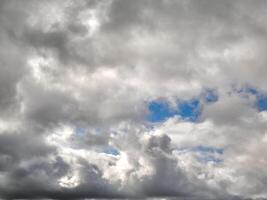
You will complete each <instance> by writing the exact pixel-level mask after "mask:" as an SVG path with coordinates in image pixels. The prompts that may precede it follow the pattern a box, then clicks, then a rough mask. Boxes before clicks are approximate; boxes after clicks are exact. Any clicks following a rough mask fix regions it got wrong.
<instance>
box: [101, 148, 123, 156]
mask: <svg viewBox="0 0 267 200" xmlns="http://www.w3.org/2000/svg"><path fill="white" fill-rule="evenodd" d="M103 153H106V154H110V155H113V156H117V155H120V152H119V150H118V149H116V148H115V147H112V146H107V147H105V148H104V149H103Z"/></svg>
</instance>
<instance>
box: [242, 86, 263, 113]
mask: <svg viewBox="0 0 267 200" xmlns="http://www.w3.org/2000/svg"><path fill="white" fill-rule="evenodd" d="M240 92H244V93H248V94H251V95H255V97H256V102H255V107H256V108H257V109H258V111H259V112H261V111H265V110H267V94H264V93H262V92H260V91H258V90H257V89H255V88H252V87H248V88H244V89H242V90H240Z"/></svg>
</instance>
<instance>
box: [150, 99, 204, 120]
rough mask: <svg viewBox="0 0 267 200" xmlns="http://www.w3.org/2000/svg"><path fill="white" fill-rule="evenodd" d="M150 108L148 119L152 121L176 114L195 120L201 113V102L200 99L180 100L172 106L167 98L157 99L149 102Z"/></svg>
mask: <svg viewBox="0 0 267 200" xmlns="http://www.w3.org/2000/svg"><path fill="white" fill-rule="evenodd" d="M148 110H149V112H150V114H149V116H148V117H147V119H148V121H150V122H162V121H165V120H166V119H168V118H171V117H174V116H180V117H181V118H182V119H183V120H186V121H193V122H194V121H196V120H197V119H198V117H199V116H200V114H201V103H200V100H199V99H191V100H188V101H182V100H178V101H177V104H176V106H175V107H171V106H170V105H169V103H168V102H167V101H165V100H156V101H151V102H149V104H148Z"/></svg>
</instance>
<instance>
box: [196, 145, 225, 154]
mask: <svg viewBox="0 0 267 200" xmlns="http://www.w3.org/2000/svg"><path fill="white" fill-rule="evenodd" d="M192 150H193V151H199V152H204V153H218V154H223V151H224V150H223V149H222V148H216V147H210V146H196V147H194V148H193V149H192Z"/></svg>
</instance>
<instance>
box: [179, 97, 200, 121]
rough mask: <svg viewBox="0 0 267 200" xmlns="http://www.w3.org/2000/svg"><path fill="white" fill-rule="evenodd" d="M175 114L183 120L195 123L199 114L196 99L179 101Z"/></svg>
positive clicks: (198, 103)
mask: <svg viewBox="0 0 267 200" xmlns="http://www.w3.org/2000/svg"><path fill="white" fill-rule="evenodd" d="M177 107H178V110H177V114H178V115H179V116H180V117H181V118H182V119H185V120H188V121H196V120H197V119H198V117H199V116H200V114H201V105H200V101H199V100H198V99H192V100H190V101H181V102H179V103H178V106H177Z"/></svg>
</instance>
